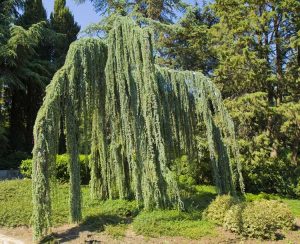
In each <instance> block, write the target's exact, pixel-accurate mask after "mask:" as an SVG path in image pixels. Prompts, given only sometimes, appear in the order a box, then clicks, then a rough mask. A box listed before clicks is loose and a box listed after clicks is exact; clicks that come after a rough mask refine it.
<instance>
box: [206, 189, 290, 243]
mask: <svg viewBox="0 0 300 244" xmlns="http://www.w3.org/2000/svg"><path fill="white" fill-rule="evenodd" d="M203 217H204V218H205V219H208V220H211V221H212V222H214V223H216V224H218V225H222V226H223V227H225V228H226V229H227V230H230V231H232V232H235V233H238V234H241V235H243V236H246V237H253V238H260V239H274V238H275V237H276V236H275V235H276V232H277V231H278V230H281V229H288V230H290V229H292V228H293V227H294V217H293V215H292V213H291V211H290V209H289V208H288V206H287V205H286V204H284V203H282V202H280V201H278V200H266V199H260V200H254V201H252V202H248V201H247V202H241V201H239V200H237V199H235V198H233V197H231V196H228V195H223V196H218V197H217V198H216V199H215V200H214V201H213V202H212V203H211V204H210V205H209V206H208V208H207V209H206V210H205V211H204V213H203Z"/></svg>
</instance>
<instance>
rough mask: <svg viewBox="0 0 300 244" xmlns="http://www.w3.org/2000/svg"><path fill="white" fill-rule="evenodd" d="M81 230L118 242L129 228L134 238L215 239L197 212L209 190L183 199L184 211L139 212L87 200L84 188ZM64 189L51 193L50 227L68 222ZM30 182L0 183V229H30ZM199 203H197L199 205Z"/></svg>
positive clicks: (131, 205) (131, 206)
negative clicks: (19, 227)
mask: <svg viewBox="0 0 300 244" xmlns="http://www.w3.org/2000/svg"><path fill="white" fill-rule="evenodd" d="M81 189H82V213H83V220H82V223H81V224H80V226H81V227H82V230H89V231H96V232H100V231H105V233H106V234H109V235H111V236H112V237H114V238H117V239H119V238H122V237H123V236H124V235H125V232H126V230H127V228H128V226H129V225H130V224H132V226H133V230H134V231H135V232H137V233H138V234H142V235H145V236H153V237H154V236H155V237H157V236H183V237H187V238H193V239H198V238H201V237H202V236H207V235H211V236H212V235H216V230H215V226H214V225H213V224H212V223H210V222H207V221H204V220H201V212H202V211H203V209H204V208H205V207H206V206H207V205H208V204H209V202H210V201H211V200H212V199H213V198H214V196H215V193H214V190H212V189H213V188H210V187H202V188H201V189H200V190H199V189H198V191H197V193H196V194H195V195H194V196H193V197H191V198H186V199H185V206H186V211H185V212H181V211H178V210H156V211H153V212H147V211H142V212H140V210H139V209H138V207H137V204H136V202H135V201H126V200H107V201H98V200H92V199H91V198H90V192H89V188H88V186H82V188H81ZM68 190H69V189H68V185H67V184H65V185H61V184H58V185H57V186H56V187H55V188H54V190H53V193H52V199H53V201H52V207H53V214H52V215H53V217H52V222H53V225H54V226H60V225H63V224H66V223H68V222H69V219H68V216H69V208H68V205H69V204H68V202H69V193H68ZM31 194H32V193H31V180H28V179H25V180H11V181H2V182H0V226H6V227H17V226H30V225H31V211H32V202H31ZM200 199H202V200H201V201H199V200H200Z"/></svg>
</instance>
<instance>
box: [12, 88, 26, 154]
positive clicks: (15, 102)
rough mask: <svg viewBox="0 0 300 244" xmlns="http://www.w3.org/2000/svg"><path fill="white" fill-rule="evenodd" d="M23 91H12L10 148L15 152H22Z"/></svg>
mask: <svg viewBox="0 0 300 244" xmlns="http://www.w3.org/2000/svg"><path fill="white" fill-rule="evenodd" d="M24 97H25V94H24V91H22V90H19V89H12V96H11V108H10V118H9V124H10V127H9V128H10V131H9V132H10V133H9V141H10V143H9V144H10V147H11V148H12V149H14V150H16V151H24V142H25V124H24V107H23V104H24Z"/></svg>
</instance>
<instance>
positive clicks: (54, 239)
mask: <svg viewBox="0 0 300 244" xmlns="http://www.w3.org/2000/svg"><path fill="white" fill-rule="evenodd" d="M132 218H133V216H127V217H121V216H118V215H108V214H99V215H94V216H88V217H86V218H85V219H84V220H83V222H82V223H80V224H79V225H78V226H75V227H73V228H70V229H68V230H66V231H64V232H61V233H52V234H50V235H48V236H47V237H45V238H44V239H43V240H42V241H41V242H40V243H65V242H69V241H72V240H75V239H77V238H79V236H80V233H81V232H85V231H87V232H102V231H104V229H105V226H106V225H112V226H115V225H118V224H130V223H131V222H132ZM87 234H88V233H87ZM86 243H98V242H97V241H86Z"/></svg>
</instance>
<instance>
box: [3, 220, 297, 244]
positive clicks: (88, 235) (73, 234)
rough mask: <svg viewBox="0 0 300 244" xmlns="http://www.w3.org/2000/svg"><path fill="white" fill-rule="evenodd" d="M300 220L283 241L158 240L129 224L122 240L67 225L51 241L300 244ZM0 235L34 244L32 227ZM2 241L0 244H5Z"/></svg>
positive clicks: (222, 235)
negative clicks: (146, 235)
mask: <svg viewBox="0 0 300 244" xmlns="http://www.w3.org/2000/svg"><path fill="white" fill-rule="evenodd" d="M299 226H300V219H297V229H296V230H294V231H288V232H285V233H281V234H282V235H281V238H280V239H279V240H277V241H259V240H251V239H243V238H242V237H240V236H238V235H235V234H233V233H230V232H228V231H224V230H223V229H222V228H218V235H217V236H214V237H203V238H201V239H199V240H191V239H186V238H183V237H159V238H151V237H144V236H141V235H137V234H135V233H134V231H133V230H132V227H131V226H130V225H129V227H128V229H127V230H126V232H125V236H124V237H122V238H120V239H114V238H113V237H111V236H109V235H107V234H106V233H105V232H100V233H95V232H89V231H87V230H82V229H81V228H80V227H79V226H78V225H64V226H60V227H58V228H53V229H52V233H53V234H52V235H51V236H50V237H52V239H55V240H56V241H57V242H55V243H70V244H81V243H82V244H85V243H86V244H98V243H101V244H102V243H109V244H119V243H125V244H142V243H147V244H154V243H155V244H171V243H172V244H173V243H174V244H196V243H201V244H202V243H203V244H217V243H224V244H225V243H226V244H229V243H230V244H231V243H241V244H242V243H243V244H254V243H255V244H256V243H276V244H277V243H278V244H279V243H280V244H281V243H286V244H292V243H293V244H298V243H299V244H300V227H299ZM0 234H2V235H6V236H9V237H13V238H16V239H18V240H22V241H23V242H24V244H31V243H32V231H31V229H30V228H26V227H18V228H0ZM2 243H3V242H1V239H0V244H2Z"/></svg>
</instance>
